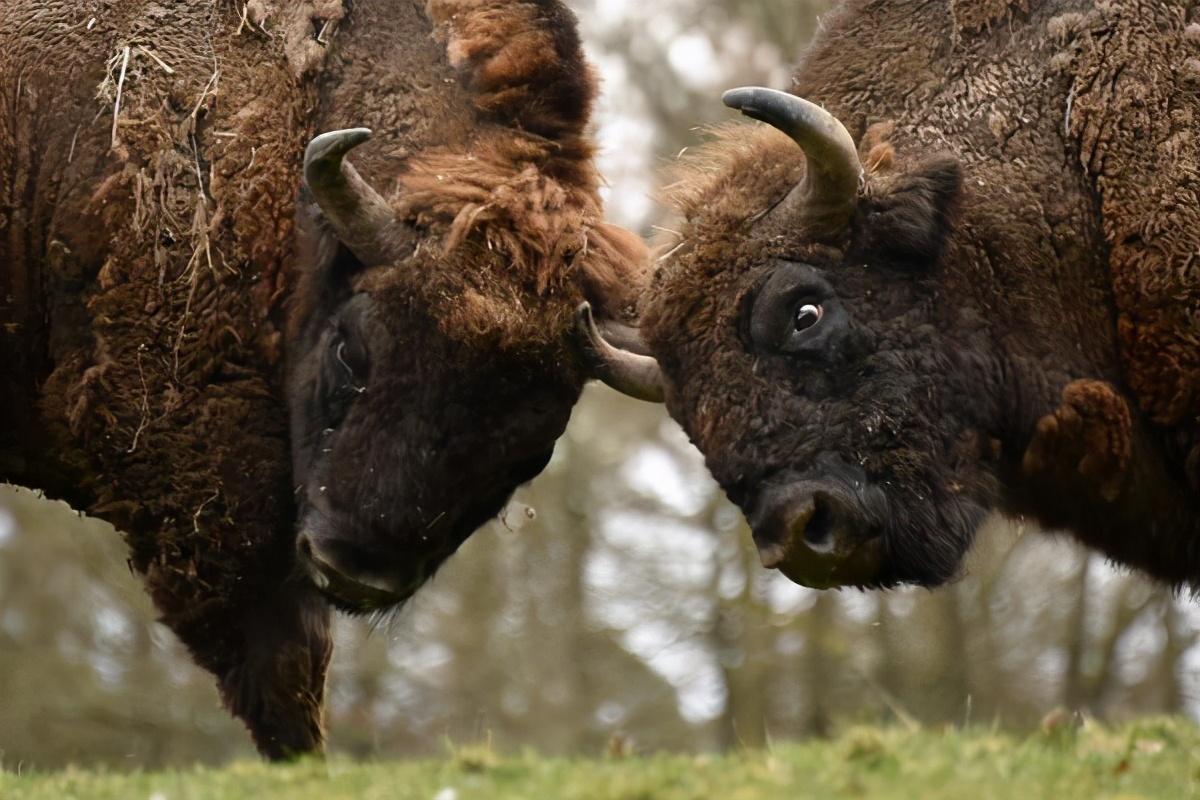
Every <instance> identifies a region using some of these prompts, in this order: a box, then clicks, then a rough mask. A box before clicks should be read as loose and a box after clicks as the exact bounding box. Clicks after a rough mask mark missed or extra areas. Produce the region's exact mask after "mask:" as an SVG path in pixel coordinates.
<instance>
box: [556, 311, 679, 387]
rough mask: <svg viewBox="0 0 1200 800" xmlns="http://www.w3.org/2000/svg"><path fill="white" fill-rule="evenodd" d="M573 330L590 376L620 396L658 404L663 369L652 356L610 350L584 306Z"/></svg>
mask: <svg viewBox="0 0 1200 800" xmlns="http://www.w3.org/2000/svg"><path fill="white" fill-rule="evenodd" d="M575 327H576V331H577V333H578V335H579V338H580V340H581V342H582V343H583V346H584V349H585V351H586V352H587V355H588V357H589V359H590V361H591V368H592V375H593V376H594V377H596V378H598V379H600V380H601V381H603V382H604V383H606V384H607V385H608V386H610V387H611V388H613V389H616V390H617V391H618V392H620V393H621V394H627V395H629V396H630V397H636V398H637V399H638V400H646V401H647V402H650V403H661V402H663V398H664V396H665V394H666V392H665V391H664V390H663V375H662V369H661V368H660V367H659V366H658V362H657V361H655V360H654V358H653V357H652V356H643V355H639V354H637V353H632V352H630V351H628V350H622V349H619V348H617V347H613V346H612V345H611V344H609V342H608V340H607V339H606V338H604V334H602V333H601V332H600V328H599V327H597V326H596V320H595V318H593V317H592V306H591V304H590V303H583V304H582V305H580V306H579V308H578V310H577V311H576V312H575Z"/></svg>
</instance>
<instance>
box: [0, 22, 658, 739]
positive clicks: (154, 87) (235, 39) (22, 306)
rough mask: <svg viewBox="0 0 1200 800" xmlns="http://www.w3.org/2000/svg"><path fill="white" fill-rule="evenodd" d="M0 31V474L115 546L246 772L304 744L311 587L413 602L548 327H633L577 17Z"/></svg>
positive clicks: (525, 383) (578, 367)
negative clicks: (104, 531) (586, 306)
mask: <svg viewBox="0 0 1200 800" xmlns="http://www.w3.org/2000/svg"><path fill="white" fill-rule="evenodd" d="M0 30H2V31H3V33H0V45H2V46H0V362H2V363H3V365H4V369H3V371H2V372H0V409H2V411H0V419H2V420H3V426H2V427H0V481H5V482H11V483H15V484H18V485H23V486H28V487H35V488H38V489H41V490H43V491H44V492H46V493H47V494H49V495H51V496H53V497H57V498H62V499H65V500H67V501H69V502H70V503H71V504H72V505H73V506H75V507H76V508H79V509H82V510H86V511H87V512H88V513H89V514H92V515H95V516H97V517H100V518H103V519H105V520H108V521H110V522H112V523H113V524H114V525H115V526H116V527H117V528H118V529H120V530H121V531H123V533H124V535H125V538H126V540H127V542H128V544H129V548H130V565H131V568H132V569H133V570H134V571H136V572H137V573H138V574H139V575H141V576H142V577H143V578H144V579H145V583H146V585H147V587H148V590H149V592H150V594H151V595H152V597H153V599H154V602H155V604H156V606H157V608H158V610H159V612H160V613H161V618H162V620H163V622H164V623H166V624H167V625H168V626H169V627H170V628H171V629H172V630H173V631H174V632H175V633H176V634H177V635H178V636H179V637H180V639H181V640H182V641H183V642H184V643H185V644H186V645H187V647H188V648H189V650H190V652H191V653H192V655H193V656H194V658H195V660H196V662H197V663H198V664H200V665H201V666H202V667H204V668H205V669H207V670H209V671H210V672H211V673H212V674H213V675H214V676H215V677H216V679H217V682H218V685H219V688H220V693H221V696H222V699H223V701H224V702H225V703H226V704H227V706H228V707H229V709H230V710H231V711H232V712H233V713H234V714H236V715H237V716H238V717H240V718H241V719H242V720H243V721H244V722H245V723H246V725H247V727H248V728H249V730H250V732H251V734H252V736H253V738H254V740H255V742H256V744H257V745H258V747H259V749H260V750H261V752H263V753H264V754H265V755H267V756H269V757H286V756H290V755H293V754H296V753H301V752H305V751H311V750H316V749H319V748H320V747H321V744H322V737H323V734H322V722H321V714H322V711H321V706H322V694H323V689H324V678H325V670H326V667H327V664H328V660H329V656H330V639H329V629H328V623H329V612H328V610H327V608H328V607H327V605H326V602H325V600H329V601H332V603H333V604H335V605H337V606H339V607H342V608H345V609H348V610H351V611H354V612H367V611H378V610H382V609H387V608H391V607H394V606H396V605H397V604H399V603H401V602H402V601H403V600H404V599H405V598H406V597H408V596H409V595H410V594H411V593H412V592H413V591H415V590H416V588H417V587H418V586H420V584H421V583H422V581H424V580H425V579H426V578H427V577H428V576H429V575H430V574H431V573H432V572H433V571H434V570H435V569H436V568H437V567H438V565H439V564H440V563H441V562H442V561H443V560H444V559H445V558H446V557H447V556H449V555H450V554H451V553H452V552H453V551H454V550H455V549H456V548H457V547H458V546H459V545H460V544H461V543H462V542H463V540H464V539H465V538H466V537H467V536H468V535H469V534H470V533H471V532H472V531H473V530H474V529H475V528H476V527H478V526H479V525H480V524H481V523H482V522H484V521H485V520H487V519H488V518H489V517H491V516H493V515H495V514H496V513H497V512H498V511H499V510H500V509H501V506H502V505H503V504H504V503H505V502H506V500H507V498H508V497H509V495H510V494H511V492H512V491H513V490H514V488H515V487H516V486H517V485H518V484H520V483H522V482H524V481H527V480H529V479H530V478H532V477H533V476H534V475H536V474H537V473H538V471H539V470H541V468H542V467H543V466H544V465H545V463H546V461H547V459H548V458H549V455H550V452H551V449H552V447H553V444H554V441H555V439H556V438H557V437H558V435H559V434H560V433H561V432H562V430H563V428H564V426H565V425H566V422H567V418H568V415H569V413H570V409H571V407H572V405H573V404H574V403H575V401H576V399H577V398H578V396H579V394H580V391H581V388H582V385H583V383H584V381H585V380H586V379H587V377H588V375H589V372H588V369H589V367H588V363H587V362H586V361H585V359H584V355H583V354H582V353H580V352H579V351H578V349H577V348H576V347H575V342H574V337H573V309H574V308H575V307H576V305H577V304H579V303H580V302H581V301H584V300H587V301H588V302H590V303H592V304H593V305H595V306H596V307H597V308H598V309H599V310H600V311H601V312H602V314H603V315H604V316H606V317H608V318H611V319H618V318H620V317H622V315H627V314H628V313H629V312H630V311H631V310H632V309H633V305H634V298H635V295H634V292H635V287H636V284H637V280H636V278H637V276H638V274H639V269H640V267H641V265H642V263H643V262H644V260H645V249H644V246H643V245H642V244H641V242H640V241H639V240H637V239H636V238H634V237H632V236H630V235H629V234H626V233H623V232H621V231H619V230H617V229H615V228H611V227H609V226H607V225H605V224H604V223H603V222H602V221H601V215H602V209H601V203H600V199H599V195H598V184H599V177H598V175H597V173H596V170H595V166H594V163H593V143H592V141H591V140H590V139H589V137H588V134H587V131H586V128H587V125H588V120H589V115H590V110H591V106H592V101H593V97H594V95H595V92H596V83H595V80H594V78H593V75H592V72H591V69H590V67H589V66H588V64H587V63H586V62H585V60H584V58H583V55H582V52H581V48H580V42H579V38H578V36H577V34H576V27H575V21H574V18H573V17H572V15H571V14H570V12H569V11H568V10H567V9H565V8H564V7H563V6H562V4H561V3H559V2H557V0H430V2H429V3H428V4H427V6H426V7H425V8H422V7H421V6H420V5H419V4H416V3H410V2H390V1H389V0H356V1H355V2H354V3H353V6H351V5H350V4H349V3H343V2H341V0H313V2H302V1H301V0H295V1H294V2H293V1H291V0H289V2H277V1H276V0H250V2H249V3H246V4H244V5H243V4H233V3H225V2H217V1H216V0H210V1H206V2H190V3H167V4H162V3H158V2H154V0H124V2H120V3H108V4H105V5H102V6H96V5H95V4H72V3H50V4H47V3H45V2H41V0H15V2H7V3H5V4H4V6H3V12H2V13H0ZM358 125H367V126H370V127H371V128H373V129H374V130H376V131H377V134H376V136H375V137H374V139H373V140H372V142H371V143H370V144H369V145H364V146H363V147H362V148H361V149H360V150H358V151H356V156H355V162H356V164H355V166H351V164H350V163H349V161H348V160H347V159H346V157H345V156H346V154H347V152H348V151H349V150H350V149H351V148H353V147H355V146H356V145H358V144H361V143H362V142H363V141H364V140H365V139H366V138H367V136H368V134H367V132H366V131H365V130H360V129H356V128H354V127H353V126H358ZM320 131H330V132H329V133H325V134H323V135H320V136H316V137H315V138H314V134H316V133H318V132H320ZM310 140H311V142H310ZM309 142H310V143H309ZM306 143H309V145H308V148H307V152H306V150H305V144H306ZM302 159H303V160H302ZM302 172H303V177H304V183H305V187H304V189H303V190H302V191H301V190H300V184H301V173H302ZM298 192H299V199H297V198H298ZM615 330H620V328H619V327H618V328H615ZM297 553H298V554H299V557H298V558H297Z"/></svg>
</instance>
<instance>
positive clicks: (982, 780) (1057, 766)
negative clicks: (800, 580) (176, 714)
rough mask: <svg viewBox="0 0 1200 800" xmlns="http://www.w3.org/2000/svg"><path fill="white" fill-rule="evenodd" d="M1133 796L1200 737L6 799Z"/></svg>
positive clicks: (855, 734) (1149, 733) (1169, 771)
mask: <svg viewBox="0 0 1200 800" xmlns="http://www.w3.org/2000/svg"><path fill="white" fill-rule="evenodd" d="M809 797H811V798H879V799H880V800H884V799H886V800H892V799H893V798H920V800H940V799H941V798H945V799H946V800H950V799H951V798H953V800H989V799H990V798H1016V799H1017V800H1036V798H1053V800H1075V799H1076V798H1079V799H1080V800H1083V799H1084V798H1086V800H1104V799H1107V800H1135V799H1136V798H1172V800H1174V799H1175V798H1200V729H1197V728H1196V727H1195V726H1194V725H1193V724H1191V723H1188V722H1184V721H1180V720H1175V719H1154V720H1143V721H1140V722H1138V723H1135V724H1131V725H1128V726H1125V727H1120V728H1105V727H1102V726H1099V725H1096V724H1092V723H1089V724H1087V725H1085V726H1084V727H1083V728H1081V729H1078V730H1075V729H1072V728H1070V727H1063V728H1059V729H1057V730H1054V731H1050V732H1045V731H1043V732H1039V733H1037V734H1034V735H1033V736H1030V737H1017V736H1012V735H1008V734H999V733H995V732H991V731H987V730H981V729H976V730H969V731H965V732H964V731H944V732H936V731H920V732H915V733H912V732H908V731H904V730H900V729H878V728H853V729H850V730H848V731H846V732H845V733H843V734H842V735H841V736H840V737H839V738H837V739H834V740H831V741H817V742H809V743H803V744H786V745H776V746H774V747H772V748H771V749H770V750H769V751H744V752H738V753H733V754H730V755H727V756H704V755H701V756H681V755H659V756H646V757H631V758H622V759H601V760H596V759H582V758H577V759H555V758H541V757H537V756H534V755H531V754H527V755H523V756H515V757H511V758H510V757H500V756H497V755H495V754H494V753H492V752H491V751H490V750H488V749H487V748H481V747H473V748H463V749H458V750H456V751H454V752H452V753H451V754H450V755H449V757H447V758H446V759H444V760H438V761H380V762H374V763H360V762H352V761H347V760H342V759H337V758H334V759H332V760H330V761H328V762H324V761H316V760H314V761H306V762H302V763H298V764H293V765H288V766H272V765H267V764H261V763H236V764H232V765H230V766H228V767H225V768H223V769H207V768H205V769H199V768H198V769H192V770H181V771H174V772H157V773H138V772H133V773H115V772H92V771H82V770H75V769H70V770H66V771H64V772H56V773H45V774H24V775H20V776H18V775H16V774H13V773H12V772H11V771H10V772H4V773H0V798H3V800H51V799H53V800H73V799H74V798H89V799H90V798H106V799H107V798H112V799H113V800H116V799H117V798H119V799H120V800H243V799H245V800H272V799H273V798H286V799H287V800H341V798H346V799H347V800H349V799H350V798H353V799H354V800H374V799H376V798H378V799H380V800H382V799H383V798H387V800H409V799H410V798H411V799H412V800H518V799H520V800H710V798H711V799H712V800H767V799H768V798H771V799H772V800H773V799H774V798H780V800H784V799H786V800H799V799H800V798H809Z"/></svg>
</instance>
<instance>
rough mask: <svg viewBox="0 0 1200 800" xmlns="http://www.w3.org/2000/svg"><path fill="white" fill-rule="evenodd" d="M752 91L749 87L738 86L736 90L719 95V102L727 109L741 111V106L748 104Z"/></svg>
mask: <svg viewBox="0 0 1200 800" xmlns="http://www.w3.org/2000/svg"><path fill="white" fill-rule="evenodd" d="M753 91H754V90H753V89H752V88H750V87H749V86H740V87H738V88H736V89H730V90H729V91H727V92H725V93H724V94H723V95H721V102H722V103H724V104H725V105H726V106H727V107H729V108H734V109H737V110H738V111H741V110H742V106H744V105H746V103H747V102H749V100H750V98H751V96H752V93H753Z"/></svg>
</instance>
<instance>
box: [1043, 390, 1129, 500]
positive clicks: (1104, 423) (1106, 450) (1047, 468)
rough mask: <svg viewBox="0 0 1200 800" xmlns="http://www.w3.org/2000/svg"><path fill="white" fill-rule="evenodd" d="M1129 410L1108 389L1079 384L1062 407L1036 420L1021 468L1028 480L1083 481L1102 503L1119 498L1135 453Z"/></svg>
mask: <svg viewBox="0 0 1200 800" xmlns="http://www.w3.org/2000/svg"><path fill="white" fill-rule="evenodd" d="M1132 428H1133V423H1132V419H1131V415H1130V412H1129V406H1128V404H1127V403H1126V402H1125V399H1124V398H1123V397H1122V396H1121V395H1120V393H1119V392H1118V391H1117V390H1116V389H1115V388H1114V387H1113V386H1112V385H1111V384H1109V383H1105V382H1104V381H1097V380H1077V381H1072V382H1071V383H1069V384H1067V386H1066V388H1065V389H1063V393H1062V403H1061V405H1059V407H1058V408H1056V409H1055V410H1054V411H1053V413H1050V414H1047V415H1046V416H1044V417H1042V418H1041V419H1040V420H1038V423H1037V427H1036V429H1035V431H1034V435H1033V440H1032V441H1031V442H1030V443H1029V446H1028V447H1027V448H1026V450H1025V457H1024V462H1023V468H1024V471H1025V473H1026V474H1027V475H1029V476H1030V477H1035V476H1046V477H1051V478H1060V479H1065V482H1066V483H1067V485H1073V484H1078V481H1079V478H1082V479H1083V480H1084V482H1085V483H1086V485H1087V487H1088V488H1091V489H1094V490H1095V492H1096V493H1097V495H1098V496H1099V497H1100V499H1102V500H1104V501H1106V502H1112V501H1113V500H1115V499H1116V498H1117V496H1118V495H1119V494H1120V493H1121V487H1122V485H1123V484H1124V483H1125V479H1126V473H1127V470H1128V467H1129V460H1130V454H1131V452H1132V449H1133V433H1132Z"/></svg>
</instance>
